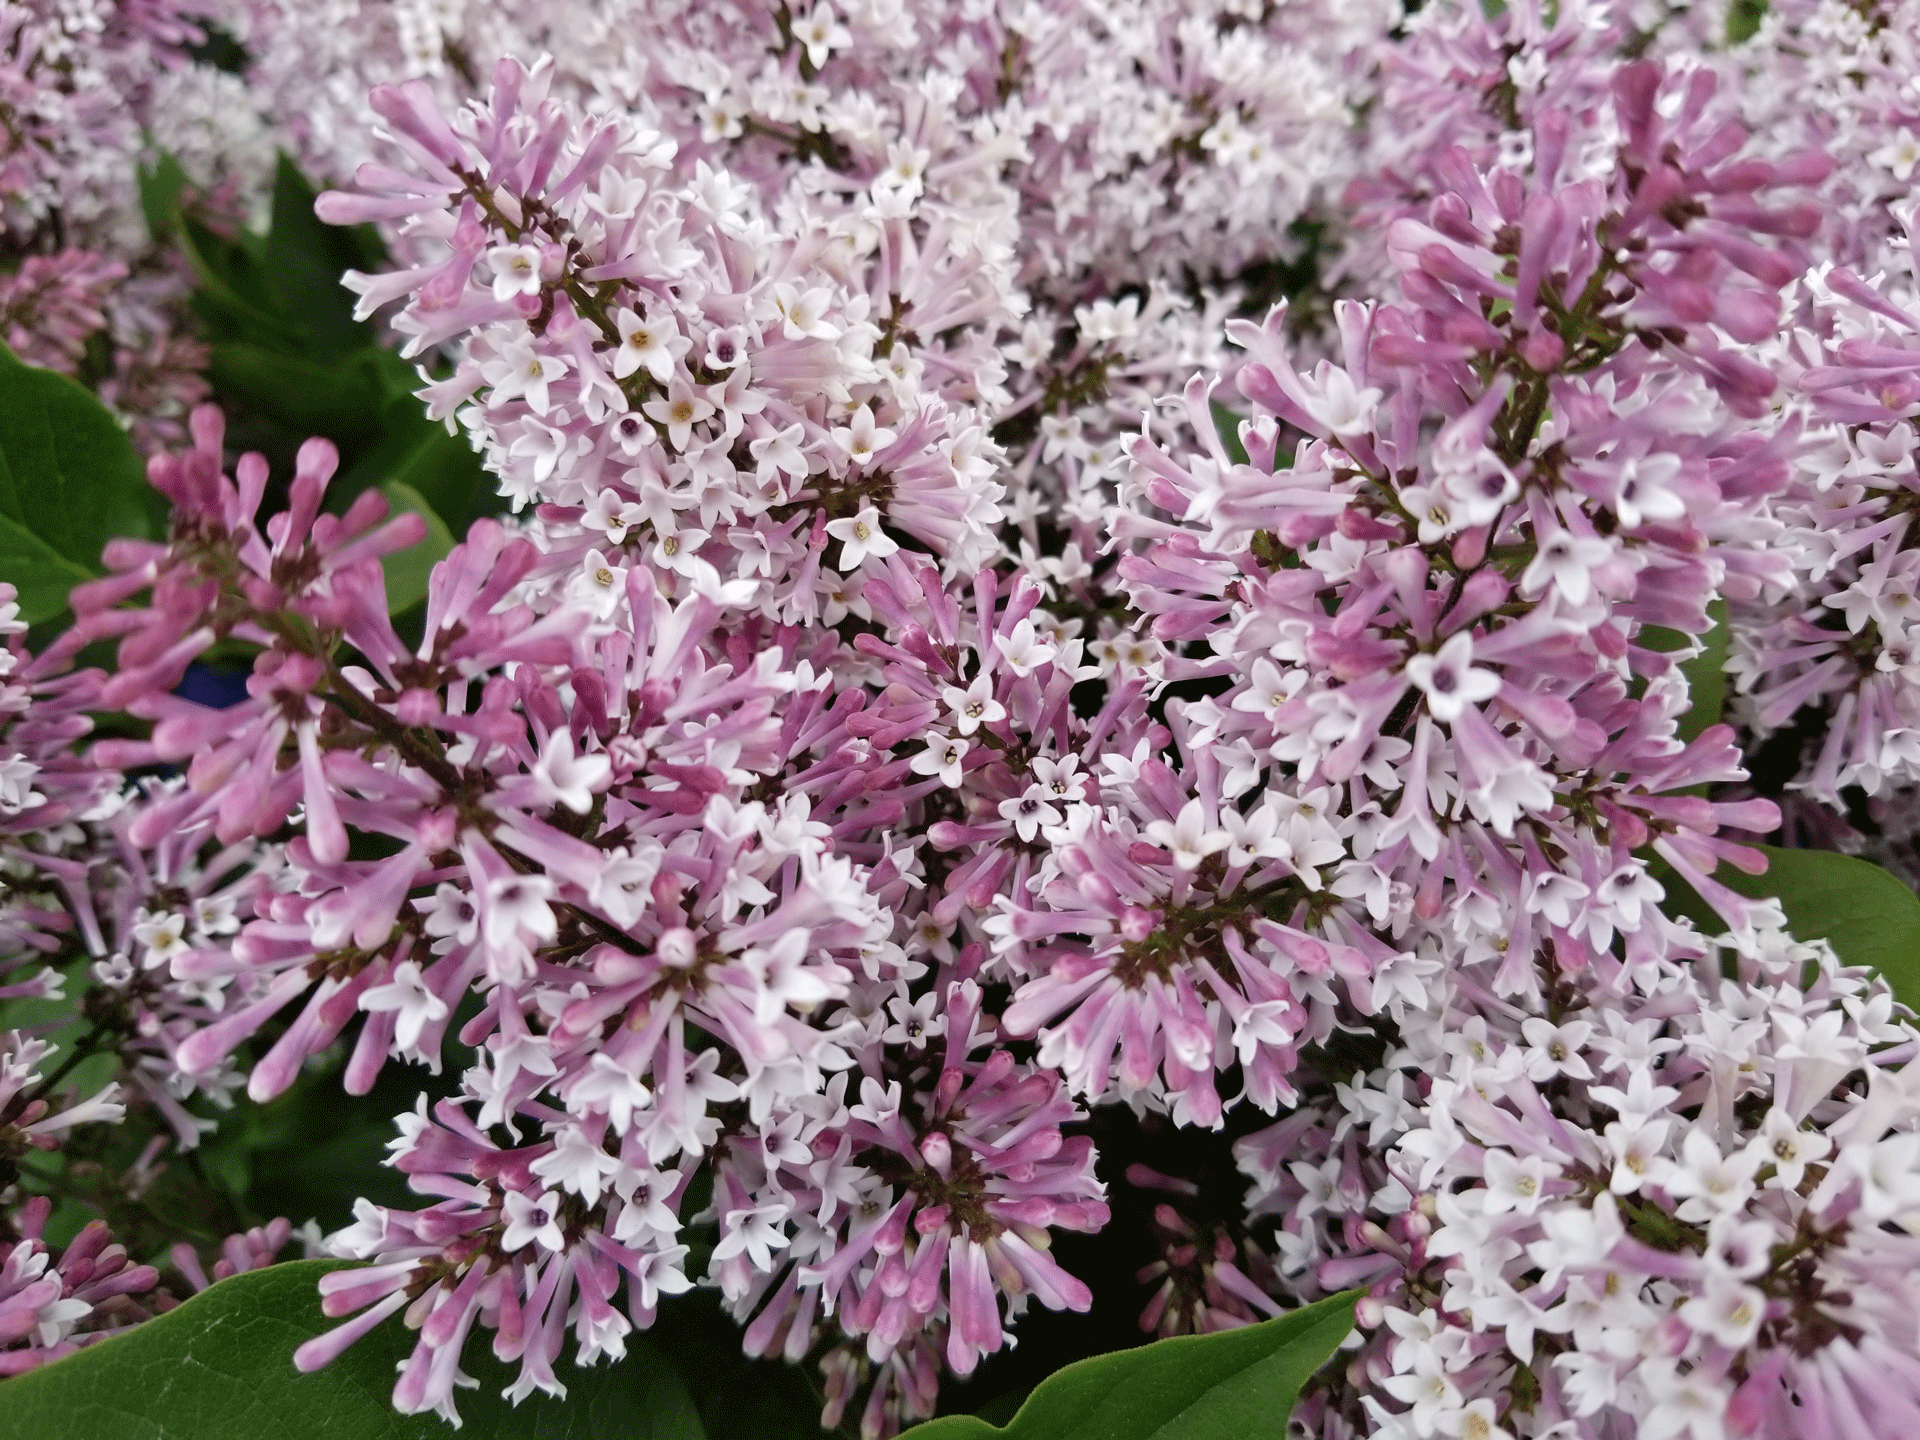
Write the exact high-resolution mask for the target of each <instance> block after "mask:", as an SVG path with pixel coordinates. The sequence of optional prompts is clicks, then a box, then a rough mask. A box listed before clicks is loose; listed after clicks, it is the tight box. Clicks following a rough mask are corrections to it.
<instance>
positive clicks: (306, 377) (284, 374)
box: [207, 340, 384, 450]
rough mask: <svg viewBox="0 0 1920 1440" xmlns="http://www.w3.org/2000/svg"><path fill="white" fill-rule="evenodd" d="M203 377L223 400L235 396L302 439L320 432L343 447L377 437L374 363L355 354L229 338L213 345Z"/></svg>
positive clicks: (377, 389) (378, 406) (378, 399)
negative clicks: (331, 357) (304, 352)
mask: <svg viewBox="0 0 1920 1440" xmlns="http://www.w3.org/2000/svg"><path fill="white" fill-rule="evenodd" d="M207 375H208V378H209V379H211V380H212V381H213V384H214V387H215V389H217V390H218V391H219V392H220V394H221V396H222V397H223V398H227V397H231V398H233V399H237V400H239V401H240V402H241V403H242V404H244V405H245V406H246V407H247V408H248V409H249V410H251V411H253V412H255V413H256V414H259V415H263V416H265V417H267V418H268V419H270V420H273V421H274V422H276V423H277V424H280V425H283V426H285V427H286V428H287V429H288V430H289V431H290V432H292V433H293V434H294V435H297V436H299V437H300V438H302V439H304V438H305V437H306V436H308V435H324V436H326V437H327V438H328V439H330V440H332V441H333V442H334V444H336V445H338V446H340V447H341V449H342V450H346V449H350V448H352V447H356V446H361V445H365V444H368V443H369V442H371V441H372V440H374V439H376V438H377V437H378V435H379V425H380V412H381V404H382V401H383V399H384V396H383V395H382V393H381V389H380V383H379V377H378V375H377V373H376V372H375V369H374V367H373V365H372V364H370V363H367V362H366V361H363V360H362V359H361V357H360V356H355V357H353V358H351V359H349V360H346V361H323V360H315V359H306V358H303V357H301V356H299V355H296V354H289V353H287V352H286V351H284V350H282V349H279V348H276V347H274V346H271V345H257V344H253V343H251V342H249V341H244V340H231V341H226V342H224V343H221V344H217V345H215V346H214V347H213V362H212V364H210V365H209V366H208V367H207Z"/></svg>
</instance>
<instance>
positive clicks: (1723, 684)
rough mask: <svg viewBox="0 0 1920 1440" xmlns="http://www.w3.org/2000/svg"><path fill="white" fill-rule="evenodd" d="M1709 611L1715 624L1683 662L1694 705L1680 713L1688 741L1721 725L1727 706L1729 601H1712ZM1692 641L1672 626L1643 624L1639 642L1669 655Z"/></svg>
mask: <svg viewBox="0 0 1920 1440" xmlns="http://www.w3.org/2000/svg"><path fill="white" fill-rule="evenodd" d="M1707 615H1708V617H1709V618H1710V619H1711V620H1712V621H1713V628H1712V629H1711V630H1709V631H1707V633H1706V634H1705V635H1702V636H1700V637H1699V639H1700V641H1701V644H1702V647H1703V648H1702V649H1701V651H1700V653H1699V654H1697V655H1695V656H1694V657H1693V658H1692V659H1691V660H1683V661H1681V662H1680V669H1681V672H1682V673H1683V674H1684V675H1685V676H1686V677H1687V693H1688V694H1689V695H1691V696H1692V697H1693V707H1692V708H1691V709H1690V710H1688V711H1687V712H1686V714H1684V715H1682V716H1681V717H1680V719H1679V722H1678V725H1677V727H1676V728H1677V729H1678V731H1679V735H1680V738H1681V739H1682V740H1685V741H1687V742H1688V743H1692V741H1693V739H1694V737H1695V736H1697V735H1699V733H1700V732H1701V731H1702V730H1704V729H1706V728H1707V727H1708V726H1709V725H1718V724H1719V723H1720V717H1721V714H1722V713H1723V712H1724V711H1725V710H1726V708H1727V602H1726V601H1725V600H1718V599H1716V600H1714V601H1712V602H1711V603H1710V604H1709V605H1708V606H1707ZM1693 641H1694V637H1693V636H1691V635H1687V634H1685V633H1683V632H1681V631H1679V630H1669V629H1668V628H1667V627H1666V626H1664V625H1643V626H1641V627H1640V635H1639V642H1638V643H1639V644H1640V645H1641V647H1642V648H1644V649H1647V650H1656V651H1658V652H1660V653H1661V654H1663V655H1670V654H1672V653H1673V652H1674V651H1676V650H1684V649H1686V648H1687V647H1688V646H1689V645H1691V644H1692V643H1693ZM1644 688H1645V687H1644V685H1642V686H1639V687H1636V693H1638V692H1639V691H1641V690H1644Z"/></svg>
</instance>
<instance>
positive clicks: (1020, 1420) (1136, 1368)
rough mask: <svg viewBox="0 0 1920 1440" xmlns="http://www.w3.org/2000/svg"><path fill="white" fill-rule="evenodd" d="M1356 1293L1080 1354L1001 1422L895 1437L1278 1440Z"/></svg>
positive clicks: (925, 1428)
mask: <svg viewBox="0 0 1920 1440" xmlns="http://www.w3.org/2000/svg"><path fill="white" fill-rule="evenodd" d="M1359 1294H1360V1292H1359V1291H1357V1290H1349V1291H1348V1292H1347V1293H1345V1294H1344V1295H1335V1296H1333V1297H1331V1298H1330V1299H1326V1300H1321V1301H1319V1302H1317V1303H1316V1304H1313V1305H1308V1306H1306V1307H1305V1308H1304V1309H1300V1310H1294V1311H1290V1312H1289V1313H1287V1314H1285V1315H1282V1316H1280V1317H1279V1318H1278V1319H1275V1320H1268V1321H1265V1322H1263V1323H1261V1324H1259V1325H1249V1326H1247V1327H1246V1328H1245V1329H1242V1330H1224V1331H1221V1332H1220V1333H1218V1334H1215V1335H1183V1336H1180V1337H1179V1338H1177V1339H1173V1340H1161V1341H1158V1342H1156V1343H1155V1344H1152V1345H1145V1346H1142V1347H1141V1348H1139V1349H1138V1350H1122V1351H1120V1352H1119V1353H1117V1354H1113V1355H1098V1356H1095V1357H1094V1358H1093V1359H1091V1360H1081V1361H1079V1362H1077V1363H1076V1364H1073V1365H1069V1366H1067V1367H1066V1369H1064V1370H1060V1371H1056V1372H1055V1373H1054V1374H1052V1375H1050V1376H1048V1377H1047V1379H1046V1380H1045V1381H1043V1382H1042V1383H1041V1384H1040V1386H1039V1388H1037V1389H1036V1390H1035V1391H1034V1392H1033V1394H1032V1395H1031V1396H1030V1397H1028V1399H1027V1402H1026V1404H1024V1405H1022V1406H1021V1407H1020V1411H1019V1413H1018V1414H1017V1415H1015V1416H1014V1417H1013V1419H1012V1421H1011V1422H1010V1423H1009V1424H1007V1425H1006V1426H1005V1427H1004V1428H1002V1427H1000V1426H996V1425H990V1424H988V1423H987V1422H986V1421H985V1420H982V1419H981V1418H980V1417H979V1416H977V1415H947V1416H943V1417H942V1418H940V1419H938V1420H930V1421H928V1422H927V1423H926V1424H924V1425H916V1426H915V1427H914V1428H913V1429H911V1430H909V1431H907V1432H906V1433H905V1434H904V1435H902V1436H901V1440H998V1437H1007V1440H1265V1437H1272V1440H1284V1437H1285V1435H1286V1433H1287V1417H1288V1416H1289V1415H1290V1414H1292V1412H1293V1403H1294V1401H1295V1400H1296V1399H1298V1398H1299V1395H1300V1389H1301V1387H1302V1386H1303V1385H1305V1384H1306V1383H1307V1381H1308V1379H1310V1378H1311V1377H1312V1375H1313V1373H1314V1371H1316V1370H1318V1369H1319V1368H1320V1367H1321V1366H1322V1365H1324V1364H1325V1363H1326V1362H1327V1358H1328V1357H1329V1356H1330V1355H1332V1354H1333V1352H1334V1351H1335V1350H1337V1349H1338V1348H1339V1347H1340V1342H1341V1341H1342V1340H1344V1339H1346V1337H1347V1332H1348V1331H1349V1330H1351V1329H1352V1328H1353V1306H1354V1301H1355V1300H1356V1299H1358V1298H1359Z"/></svg>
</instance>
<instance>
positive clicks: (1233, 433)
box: [1207, 400, 1247, 465]
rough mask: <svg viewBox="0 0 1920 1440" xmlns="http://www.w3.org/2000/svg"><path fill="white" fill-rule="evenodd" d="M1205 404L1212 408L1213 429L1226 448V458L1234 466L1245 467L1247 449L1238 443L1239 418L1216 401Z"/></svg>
mask: <svg viewBox="0 0 1920 1440" xmlns="http://www.w3.org/2000/svg"><path fill="white" fill-rule="evenodd" d="M1207 403H1208V404H1209V405H1211V406H1212V407H1213V428H1214V429H1215V430H1218V431H1219V432H1220V443H1221V444H1222V445H1223V446H1225V447H1226V451H1227V458H1228V459H1229V460H1231V461H1233V463H1234V464H1236V465H1245V464H1246V463H1247V447H1246V446H1245V445H1242V444H1241V443H1240V420H1241V417H1240V416H1239V415H1237V414H1235V413H1234V412H1233V411H1232V410H1229V409H1228V408H1227V407H1226V406H1225V405H1222V404H1221V403H1220V402H1219V401H1218V400H1209V401H1208V402H1207Z"/></svg>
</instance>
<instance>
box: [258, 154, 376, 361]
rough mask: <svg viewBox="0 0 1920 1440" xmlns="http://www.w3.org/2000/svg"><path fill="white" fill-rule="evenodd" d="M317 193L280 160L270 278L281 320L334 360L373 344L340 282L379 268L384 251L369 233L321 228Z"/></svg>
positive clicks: (268, 251)
mask: <svg viewBox="0 0 1920 1440" xmlns="http://www.w3.org/2000/svg"><path fill="white" fill-rule="evenodd" d="M315 193H316V192H315V190H314V188H313V186H312V185H311V184H309V183H308V181H307V177H306V176H304V175H302V174H301V173H300V170H299V167H298V166H296V165H295V164H294V163H293V161H291V160H289V159H288V158H287V157H286V156H285V155H282V156H281V157H280V163H279V166H278V168H277V169H276V170H275V171H274V177H273V212H272V222H271V224H272V228H271V229H269V230H268V232H267V240H266V273H267V283H268V286H269V290H270V293H271V294H272V296H273V298H274V299H275V300H276V301H278V302H279V303H278V306H277V309H278V311H279V313H280V315H281V316H282V317H284V318H285V319H286V320H287V321H288V322H289V323H290V324H291V325H292V326H293V327H295V328H297V329H298V330H300V331H301V333H302V334H304V335H305V336H306V338H307V340H308V341H309V343H310V349H311V352H312V353H314V354H316V355H318V356H320V357H321V358H323V359H331V358H335V357H338V356H340V355H344V354H345V353H346V352H347V351H349V350H354V349H358V348H359V347H361V346H364V345H370V344H371V343H372V342H373V331H372V329H371V327H369V326H367V325H365V324H363V323H362V322H360V321H358V320H355V319H354V318H353V306H354V297H353V293H352V292H351V291H349V290H348V289H347V288H346V287H345V286H344V285H342V284H341V283H340V277H341V276H342V275H343V274H345V273H346V272H347V271H348V270H364V269H371V268H373V267H374V266H376V265H378V264H379V263H380V262H381V261H382V260H383V259H384V258H385V247H384V246H382V245H381V243H380V241H379V238H378V236H377V235H376V234H375V233H374V232H373V230H372V229H371V228H370V227H366V226H360V227H355V228H353V229H341V228H337V227H335V226H332V225H323V224H321V223H320V219H319V217H318V216H316V215H315V214H314V213H313V202H314V197H315Z"/></svg>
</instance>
